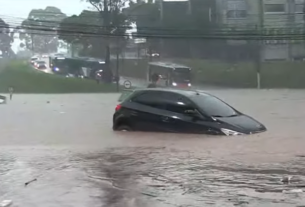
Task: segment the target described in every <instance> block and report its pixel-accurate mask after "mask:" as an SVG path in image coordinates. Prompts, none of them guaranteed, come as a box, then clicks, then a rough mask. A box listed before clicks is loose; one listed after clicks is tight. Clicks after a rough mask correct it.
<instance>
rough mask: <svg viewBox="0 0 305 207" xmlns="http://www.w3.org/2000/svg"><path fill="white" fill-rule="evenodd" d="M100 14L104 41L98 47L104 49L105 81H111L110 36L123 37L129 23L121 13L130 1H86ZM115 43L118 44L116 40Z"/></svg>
mask: <svg viewBox="0 0 305 207" xmlns="http://www.w3.org/2000/svg"><path fill="white" fill-rule="evenodd" d="M87 1H88V2H89V3H90V4H91V5H92V6H93V7H94V8H95V9H96V10H97V11H98V12H99V14H100V18H101V19H102V20H103V25H102V31H103V33H104V34H105V36H106V37H105V38H104V41H101V42H100V43H101V44H100V46H101V47H104V48H105V63H106V64H105V65H106V67H105V69H106V70H105V76H104V78H105V81H106V82H111V81H112V72H111V69H110V44H111V39H110V38H109V37H110V36H117V37H118V36H122V35H123V36H124V34H125V32H126V29H127V27H128V26H129V22H128V21H127V18H126V16H125V15H124V14H123V13H122V8H124V6H125V4H126V3H127V2H130V0H87ZM116 41H117V42H119V40H118V38H116Z"/></svg>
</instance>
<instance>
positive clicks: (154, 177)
mask: <svg viewBox="0 0 305 207" xmlns="http://www.w3.org/2000/svg"><path fill="white" fill-rule="evenodd" d="M209 92H211V93H213V94H215V95H217V96H219V97H220V98H222V99H223V100H225V101H226V102H228V103H230V104H231V105H232V106H234V107H235V108H237V109H238V110H240V111H242V112H244V113H246V114H248V115H250V116H253V117H254V118H255V119H257V120H259V121H260V122H262V123H263V124H265V125H266V127H267V128H268V131H267V132H265V133H261V134H256V135H251V136H239V137H215V136H205V135H177V134H160V133H118V132H113V131H112V129H111V127H112V114H113V112H114V109H115V106H116V104H117V102H116V100H117V98H118V94H107V95H103V94H87V95H82V94H72V95H19V94H17V95H15V97H14V99H13V101H11V102H9V103H8V104H7V105H1V106H0V113H1V137H0V182H1V187H0V202H1V201H2V200H12V201H13V205H12V206H18V207H33V206H37V207H38V206H45V207H53V206H54V207H55V206H56V207H58V206H60V207H65V206H67V207H68V206H73V207H84V206H90V207H95V206H98V207H100V206H105V207H106V206H107V207H171V206H179V207H191V206H193V207H197V206H198V207H199V206H200V207H202V206H221V207H223V206H225V207H227V206H228V207H231V206H249V207H256V206H257V207H258V206H268V207H269V206H270V207H273V206H277V207H278V206H280V207H286V206H287V207H288V206H289V207H290V206H292V207H297V206H298V207H301V206H305V193H302V192H301V189H304V191H305V169H304V164H305V149H304V148H305V147H304V146H305V139H304V130H303V128H304V126H305V125H304V123H305V121H304V120H305V107H304V106H305V105H304V104H305V91H304V90H260V91H258V90H250V89H249V90H244V89H240V90H237V89H235V90H229V89H228V90H224V89H223V90H221V89H215V90H210V91H209ZM288 176H292V178H291V180H290V182H285V179H286V178H288ZM282 179H284V181H282Z"/></svg>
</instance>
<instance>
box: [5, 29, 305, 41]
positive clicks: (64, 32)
mask: <svg viewBox="0 0 305 207" xmlns="http://www.w3.org/2000/svg"><path fill="white" fill-rule="evenodd" d="M8 28H11V27H8ZM12 29H15V28H12ZM39 31H43V32H44V33H40V32H39ZM58 32H60V35H61V36H63V37H64V36H66V37H72V36H73V37H80V38H82V37H113V38H117V37H129V35H127V34H108V33H103V32H88V31H86V32H75V31H69V30H53V29H47V28H36V32H35V31H32V32H30V33H27V34H29V35H41V36H44V35H50V36H56V35H57V34H58ZM17 33H18V32H17ZM133 37H142V38H143V37H146V38H165V39H166V38H172V39H210V40H213V39H214V40H215V39H216V40H219V39H220V40H228V39H232V40H257V39H263V40H289V39H290V40H296V39H299V40H304V38H305V34H304V33H302V34H282V35H280V36H279V35H277V36H271V35H259V34H218V35H216V34H188V35H184V34H154V35H152V34H147V33H140V34H136V35H134V36H133Z"/></svg>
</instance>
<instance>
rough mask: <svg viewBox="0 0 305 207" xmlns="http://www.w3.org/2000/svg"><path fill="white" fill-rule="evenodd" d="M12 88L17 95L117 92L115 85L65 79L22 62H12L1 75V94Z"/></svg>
mask: <svg viewBox="0 0 305 207" xmlns="http://www.w3.org/2000/svg"><path fill="white" fill-rule="evenodd" d="M10 86H13V87H14V90H15V93H99V92H103V93H107V92H115V91H116V86H115V84H97V83H96V82H95V81H92V80H86V79H78V78H65V77H62V76H58V75H52V74H47V73H44V72H41V71H38V70H35V69H33V68H32V67H31V66H29V65H27V64H26V63H24V62H21V61H12V62H11V63H10V64H8V65H7V66H6V67H5V68H4V69H3V70H1V73H0V92H2V93H3V92H4V93H5V92H7V91H8V88H9V87H10Z"/></svg>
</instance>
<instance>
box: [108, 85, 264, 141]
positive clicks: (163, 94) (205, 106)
mask: <svg viewBox="0 0 305 207" xmlns="http://www.w3.org/2000/svg"><path fill="white" fill-rule="evenodd" d="M127 93H128V94H127V95H125V96H124V95H121V97H120V99H121V101H122V102H121V103H120V104H119V105H117V107H116V108H115V113H114V115H113V127H112V128H113V130H115V131H157V132H173V133H191V134H192V133H195V134H210V135H227V136H232V135H245V134H254V133H259V132H264V131H266V130H267V129H266V127H265V126H264V125H263V124H261V123H259V122H258V121H256V120H255V119H253V118H251V117H250V116H247V115H245V114H243V113H241V112H239V111H237V110H236V109H234V108H233V107H231V106H230V105H228V104H227V103H225V102H223V101H222V100H220V99H219V98H217V97H215V96H213V95H211V94H208V93H204V92H197V91H186V90H173V89H161V88H154V89H152V88H149V89H148V88H147V89H139V90H134V91H127ZM122 99H123V100H122Z"/></svg>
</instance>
